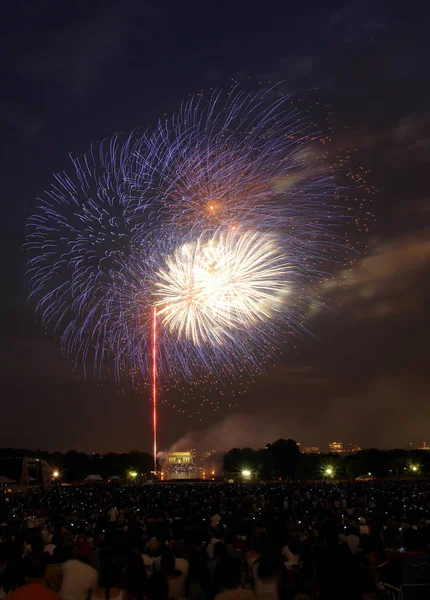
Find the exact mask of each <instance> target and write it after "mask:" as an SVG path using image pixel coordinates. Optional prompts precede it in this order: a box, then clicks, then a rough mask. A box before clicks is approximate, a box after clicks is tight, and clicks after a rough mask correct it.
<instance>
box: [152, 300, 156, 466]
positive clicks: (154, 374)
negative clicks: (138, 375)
mask: <svg viewBox="0 0 430 600" xmlns="http://www.w3.org/2000/svg"><path fill="white" fill-rule="evenodd" d="M152 428H153V433H154V475H155V473H156V472H157V308H156V307H155V306H154V308H153V315H152Z"/></svg>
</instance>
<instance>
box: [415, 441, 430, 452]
mask: <svg viewBox="0 0 430 600" xmlns="http://www.w3.org/2000/svg"><path fill="white" fill-rule="evenodd" d="M417 450H430V446H429V445H428V444H427V442H423V443H422V445H421V446H417Z"/></svg>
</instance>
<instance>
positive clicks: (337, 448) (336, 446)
mask: <svg viewBox="0 0 430 600" xmlns="http://www.w3.org/2000/svg"><path fill="white" fill-rule="evenodd" d="M328 447H329V448H330V452H334V453H335V454H342V452H344V449H343V444H342V442H331V444H329V445H328Z"/></svg>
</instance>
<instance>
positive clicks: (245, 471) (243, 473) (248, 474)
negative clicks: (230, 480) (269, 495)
mask: <svg viewBox="0 0 430 600" xmlns="http://www.w3.org/2000/svg"><path fill="white" fill-rule="evenodd" d="M242 475H243V476H244V477H246V478H248V477H251V471H249V470H248V469H244V470H243V471H242Z"/></svg>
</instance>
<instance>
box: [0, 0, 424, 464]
mask: <svg viewBox="0 0 430 600" xmlns="http://www.w3.org/2000/svg"><path fill="white" fill-rule="evenodd" d="M423 6H424V3H422V2H419V3H414V2H408V3H406V4H405V3H400V2H389V1H387V2H378V1H377V0H375V1H373V2H364V1H360V2H358V1H357V2H350V3H349V2H321V1H318V2H314V1H309V2H306V3H288V2H270V1H269V2H246V3H242V2H241V1H238V0H237V1H233V2H232V1H231V0H230V1H229V2H224V1H219V2H216V3H207V2H201V1H199V2H194V1H193V0H191V1H188V2H176V1H173V0H172V1H170V2H169V1H164V0H151V1H148V0H146V1H142V0H135V1H134V0H122V1H121V2H111V1H108V0H106V1H105V2H94V1H92V0H84V1H80V0H78V1H75V2H58V1H55V2H54V1H48V0H40V2H24V1H20V0H18V1H17V2H15V3H7V5H6V6H5V7H3V13H2V19H1V24H0V29H1V36H0V37H1V41H0V57H1V58H0V61H1V67H0V68H1V78H0V82H1V94H0V127H1V141H2V144H1V146H2V159H1V182H2V187H1V189H2V201H1V211H2V215H1V227H2V235H1V241H2V244H3V248H2V254H1V269H2V273H1V281H2V288H3V293H2V297H1V309H2V310H1V313H0V314H1V318H2V323H1V336H2V342H1V368H2V373H1V390H2V394H1V395H2V400H1V427H0V446H8V445H11V446H17V447H26V448H39V447H40V448H43V449H48V450H55V449H58V450H62V451H64V450H67V449H69V448H76V449H78V450H84V451H101V452H104V451H107V450H112V451H128V450H130V449H138V450H149V449H150V447H151V438H150V405H149V399H148V397H147V396H144V395H142V394H141V393H139V392H138V391H136V390H133V389H132V387H131V386H129V385H127V384H126V383H125V384H124V385H122V387H121V388H117V387H116V386H115V385H114V384H113V383H112V382H109V381H106V380H104V381H97V380H95V379H91V378H90V379H88V380H87V381H85V380H84V379H83V377H82V374H81V373H80V372H79V371H76V372H74V371H73V369H72V366H71V365H70V364H69V363H68V362H67V361H66V360H65V359H64V357H63V355H62V352H61V349H60V347H59V345H58V342H57V341H56V340H55V339H54V338H53V336H52V335H50V334H45V333H44V332H43V330H42V328H41V326H40V324H39V323H36V322H35V319H34V317H33V314H32V311H31V309H30V307H29V306H28V304H27V287H26V282H25V277H24V272H25V261H26V257H25V253H24V252H23V251H22V245H23V243H24V241H25V223H26V219H27V217H28V216H29V214H30V213H31V211H32V209H33V208H34V206H35V204H36V197H37V196H38V195H41V194H42V193H43V191H44V189H45V188H46V187H47V186H48V185H49V183H50V181H51V178H52V174H53V173H55V172H57V171H60V170H62V169H64V168H67V166H68V153H69V152H71V153H72V154H74V155H79V154H82V153H83V152H85V151H86V150H87V149H88V147H89V144H90V143H91V142H92V141H95V140H100V139H102V138H104V137H106V136H109V135H111V134H113V133H115V132H118V131H126V132H128V131H130V130H132V129H134V128H135V127H138V126H144V127H146V126H149V125H153V124H154V123H155V122H156V120H157V119H158V118H159V117H160V116H162V115H163V114H165V113H167V114H170V113H172V112H173V111H175V110H176V109H177V107H178V106H179V104H180V103H181V102H182V101H183V100H184V99H187V98H188V97H189V96H190V95H192V94H194V93H196V92H198V91H199V90H200V89H208V88H210V87H212V86H216V85H218V86H228V85H231V81H232V79H235V80H239V81H241V80H242V79H244V78H247V81H248V84H249V82H253V81H255V83H256V85H258V82H263V83H266V82H269V81H272V82H274V81H279V80H282V81H283V82H284V84H283V86H284V88H285V89H286V90H287V91H290V92H294V93H296V94H298V95H300V94H308V93H312V94H313V95H314V97H315V98H316V97H317V95H318V94H319V95H320V97H321V99H322V101H323V102H324V103H325V104H331V105H332V106H333V109H332V110H333V114H334V117H333V118H334V121H335V126H336V134H335V135H336V143H337V144H338V145H339V147H340V148H354V149H357V152H356V153H355V154H354V160H355V161H356V166H358V165H364V166H365V167H366V168H368V169H370V173H369V175H368V180H369V183H370V184H371V185H374V186H376V188H378V190H379V192H378V194H377V196H376V197H375V198H374V200H373V202H372V206H371V210H372V212H373V213H374V215H375V219H376V220H375V222H374V223H373V225H372V227H371V230H370V232H369V234H368V239H367V243H368V252H367V255H363V256H360V257H359V259H358V260H357V264H356V266H355V268H354V270H353V271H352V273H351V274H350V276H349V279H348V285H347V286H345V285H342V286H335V287H333V289H331V290H328V289H325V290H322V291H323V292H324V293H327V295H328V296H329V297H330V301H329V306H328V309H327V310H324V311H322V312H320V313H318V314H317V315H316V316H314V317H313V318H311V320H310V327H311V328H312V331H313V335H312V336H304V337H303V338H302V339H297V340H295V341H294V342H292V343H291V344H289V345H288V346H287V348H286V351H285V352H284V354H283V356H282V357H281V360H280V362H279V364H278V365H277V366H275V367H270V368H269V369H268V370H266V372H264V373H263V374H262V375H261V376H260V377H259V378H258V379H257V380H256V382H255V383H254V384H253V385H252V386H250V387H249V389H248V393H247V394H246V395H243V396H241V397H240V398H239V399H238V398H236V397H234V398H232V397H230V395H229V394H230V392H229V389H226V390H225V393H224V395H223V396H218V398H217V400H218V401H219V403H220V404H219V407H220V408H219V410H218V411H216V412H212V411H211V410H210V409H205V411H204V413H203V414H202V415H201V417H198V416H197V415H196V412H195V407H196V406H197V405H198V404H199V402H198V400H197V399H195V400H191V399H190V400H189V402H188V405H187V408H186V410H185V413H184V414H178V413H177V412H176V411H175V410H174V409H172V408H169V406H167V405H166V406H163V407H162V408H161V410H160V445H161V446H162V447H164V448H167V447H169V446H170V445H172V444H174V443H175V442H177V441H178V440H180V438H182V437H183V436H185V435H187V439H186V440H184V441H183V442H182V444H183V445H188V444H190V443H193V444H198V445H199V446H200V447H207V446H211V447H215V448H217V449H221V450H222V449H229V448H231V447H232V446H245V445H249V446H259V445H264V444H265V443H267V442H269V441H272V440H274V439H276V438H278V437H292V438H294V439H296V440H298V441H300V442H301V443H302V444H303V445H306V444H312V445H320V446H322V447H324V448H325V447H326V446H327V444H328V442H330V441H332V440H333V439H340V440H342V441H343V442H344V444H346V443H348V442H353V443H359V444H360V445H361V446H363V447H369V446H377V447H381V448H384V447H385V448H388V447H394V446H397V447H404V446H406V445H407V444H408V443H409V442H413V443H418V442H422V441H423V440H427V441H428V442H430V428H429V424H430V403H429V401H428V399H429V367H430V350H429V344H428V335H429V324H430V315H429V311H428V302H429V292H430V284H429V281H430V279H429V274H430V193H429V172H430V170H429V165H430V112H429V111H430V102H429V100H430V93H429V92H430V70H429V65H430V37H429V35H428V28H429V21H430V19H429V14H428V11H426V10H425V9H424V8H423ZM397 7H398V8H397ZM423 11H424V12H423ZM316 88H318V90H317V91H316ZM311 90H312V92H311ZM341 277H342V273H340V274H339V280H340V279H341ZM214 398H215V396H214ZM179 401H180V398H179ZM237 402H239V406H238V407H235V408H231V407H229V404H236V403H237ZM180 445H181V444H180Z"/></svg>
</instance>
